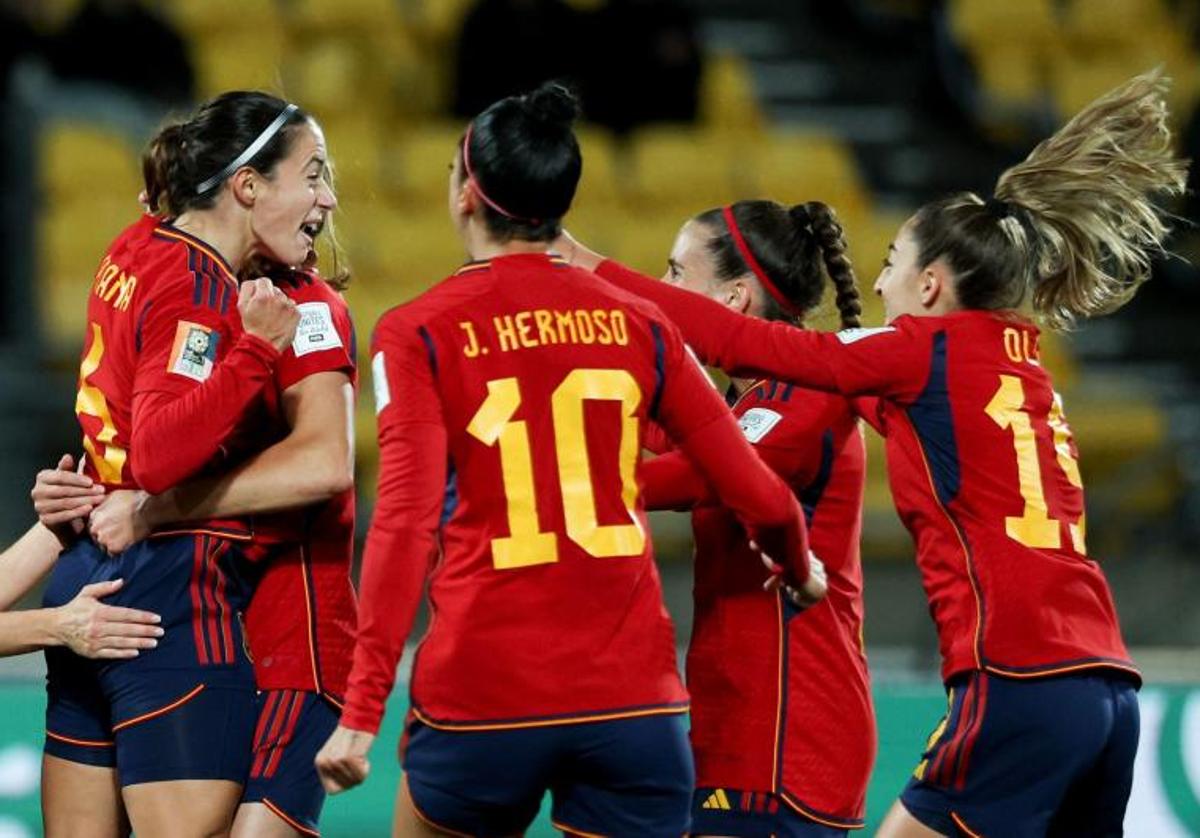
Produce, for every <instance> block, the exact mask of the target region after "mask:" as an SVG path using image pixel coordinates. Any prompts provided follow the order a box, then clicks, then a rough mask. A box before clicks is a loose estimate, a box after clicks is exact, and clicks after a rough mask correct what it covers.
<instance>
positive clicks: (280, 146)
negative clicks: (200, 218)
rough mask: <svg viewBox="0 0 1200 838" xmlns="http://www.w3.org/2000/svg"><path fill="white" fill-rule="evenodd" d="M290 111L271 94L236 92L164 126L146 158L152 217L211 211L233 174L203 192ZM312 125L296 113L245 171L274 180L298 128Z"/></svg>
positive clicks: (144, 174) (305, 116) (144, 173)
mask: <svg viewBox="0 0 1200 838" xmlns="http://www.w3.org/2000/svg"><path fill="white" fill-rule="evenodd" d="M287 107H288V103H287V102H285V101H284V100H282V99H280V98H278V97H275V96H272V95H270V94H268V93H260V92H257V91H245V90H235V91H232V92H229V93H222V94H221V95H220V96H218V97H216V98H215V99H211V100H209V101H208V102H205V103H204V104H202V105H201V106H200V107H199V108H197V109H196V112H195V113H194V114H193V115H192V116H191V117H190V118H189V119H186V120H184V121H182V122H175V123H172V124H169V125H166V126H164V127H163V128H162V129H161V130H160V131H159V132H158V133H157V134H155V136H154V138H153V139H151V140H150V144H149V145H148V146H147V148H146V152H145V154H143V155H142V177H143V179H144V181H145V186H146V199H147V203H148V204H149V205H150V209H151V211H153V212H156V213H160V214H164V215H167V216H170V217H175V216H178V215H182V214H183V213H184V212H186V211H188V210H193V209H208V208H210V207H212V206H213V205H214V204H215V203H216V200H217V196H218V195H219V194H220V186H221V184H223V183H224V182H225V181H226V180H228V177H229V175H232V174H233V172H229V173H228V175H226V176H225V177H222V178H220V179H219V180H217V181H216V182H214V183H213V184H212V185H211V186H209V187H208V188H207V189H205V190H204V191H203V192H198V191H197V190H198V188H199V187H200V186H201V185H203V184H205V182H206V181H208V180H210V179H212V178H214V177H215V176H217V175H220V174H221V173H222V172H223V171H224V169H225V168H226V167H227V166H229V165H230V164H231V163H232V162H233V161H234V160H236V159H237V158H238V156H239V155H240V154H242V153H243V152H244V151H246V149H247V148H249V146H250V145H251V143H253V142H254V141H255V140H256V139H257V138H258V137H259V136H260V135H261V134H262V133H263V131H264V130H265V129H266V128H267V127H268V126H270V125H271V123H272V122H274V121H275V120H276V119H277V118H278V117H279V116H280V115H281V114H282V113H283V111H284V109H285V108H287ZM308 119H309V115H308V114H307V113H306V112H305V111H304V110H302V109H300V108H296V109H295V110H294V111H292V113H290V114H289V115H288V116H287V118H286V119H285V121H284V124H283V125H282V126H281V127H280V128H279V130H277V131H276V132H275V133H274V135H273V136H272V137H271V138H270V139H269V140H268V141H267V142H266V143H265V144H264V145H263V147H262V148H261V149H259V151H258V152H257V153H256V154H254V156H252V157H251V158H250V159H249V160H247V161H246V163H245V165H247V166H252V167H253V168H254V169H255V170H257V171H259V172H261V173H262V174H263V175H265V176H268V177H269V176H270V174H271V172H272V171H273V170H274V168H275V166H276V165H277V164H278V163H279V161H280V160H282V159H283V158H284V157H286V156H287V154H288V152H289V151H290V150H291V145H292V138H293V134H294V128H295V126H297V125H300V124H302V123H304V122H305V121H307V120H308Z"/></svg>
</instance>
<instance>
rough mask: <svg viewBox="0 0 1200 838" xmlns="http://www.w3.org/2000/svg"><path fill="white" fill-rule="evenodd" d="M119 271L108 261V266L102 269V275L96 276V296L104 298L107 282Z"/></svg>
mask: <svg viewBox="0 0 1200 838" xmlns="http://www.w3.org/2000/svg"><path fill="white" fill-rule="evenodd" d="M119 271H120V268H118V267H117V266H116V265H114V264H112V263H111V262H110V263H109V265H108V267H106V268H105V269H104V271H103V273H102V275H100V276H97V277H96V296H97V297H100V298H101V299H103V298H104V295H105V293H106V292H107V291H108V285H109V283H110V282H112V281H113V277H115V276H116V275H117V273H118V272H119Z"/></svg>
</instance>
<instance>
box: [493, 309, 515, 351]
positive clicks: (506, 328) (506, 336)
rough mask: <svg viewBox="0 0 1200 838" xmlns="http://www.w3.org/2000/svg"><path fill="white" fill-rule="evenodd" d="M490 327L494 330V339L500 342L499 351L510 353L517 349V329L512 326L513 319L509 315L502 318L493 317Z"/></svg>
mask: <svg viewBox="0 0 1200 838" xmlns="http://www.w3.org/2000/svg"><path fill="white" fill-rule="evenodd" d="M492 325H493V326H494V327H495V329H496V337H497V338H498V339H499V340H500V351H501V352H511V351H512V350H514V349H517V348H519V347H518V345H517V329H516V327H515V326H514V325H513V319H512V317H511V316H509V315H507V314H506V315H504V316H503V317H493V318H492Z"/></svg>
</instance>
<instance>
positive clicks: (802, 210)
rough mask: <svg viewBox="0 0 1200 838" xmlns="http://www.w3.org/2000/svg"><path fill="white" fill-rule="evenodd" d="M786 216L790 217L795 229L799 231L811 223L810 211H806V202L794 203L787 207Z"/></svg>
mask: <svg viewBox="0 0 1200 838" xmlns="http://www.w3.org/2000/svg"><path fill="white" fill-rule="evenodd" d="M788 217H789V218H791V219H792V223H793V224H795V225H796V229H798V230H801V231H803V230H806V229H808V228H809V227H810V226H811V225H812V223H813V217H812V213H810V212H809V211H808V204H796V205H795V206H794V207H791V208H789V209H788Z"/></svg>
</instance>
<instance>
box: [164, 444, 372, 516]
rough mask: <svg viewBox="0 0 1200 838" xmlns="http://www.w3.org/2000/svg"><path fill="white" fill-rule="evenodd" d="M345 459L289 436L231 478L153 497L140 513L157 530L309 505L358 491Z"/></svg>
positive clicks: (204, 480) (207, 480)
mask: <svg viewBox="0 0 1200 838" xmlns="http://www.w3.org/2000/svg"><path fill="white" fill-rule="evenodd" d="M346 459H347V458H346V457H345V456H338V454H337V453H335V452H330V451H326V450H323V449H321V448H320V447H318V446H313V445H311V444H309V443H308V442H306V441H305V440H303V439H292V438H291V437H288V438H287V439H284V440H283V441H281V442H280V443H278V444H277V445H273V446H272V447H271V448H268V449H267V450H266V451H263V452H262V453H260V454H258V455H256V456H255V457H253V458H251V459H250V460H247V461H246V462H245V463H243V464H242V465H240V466H238V467H237V468H235V469H233V470H232V471H231V472H229V473H228V474H223V475H221V476H219V477H211V478H201V479H198V480H191V481H189V482H187V483H185V484H183V485H181V486H176V487H175V488H173V489H169V490H167V491H166V492H163V493H162V494H161V495H153V496H151V497H148V498H147V499H146V501H145V502H144V504H143V505H142V509H141V513H142V515H143V516H144V518H145V520H146V523H147V524H148V525H149V526H150V527H151V528H157V527H161V526H164V525H166V524H175V523H183V522H186V521H202V520H206V519H209V518H232V517H238V516H242V515H255V514H261V513H267V512H278V511H280V510H283V509H293V508H299V507H304V506H309V505H311V504H314V503H320V502H322V501H326V500H328V499H329V498H332V497H334V496H335V495H337V494H339V493H341V492H343V491H345V490H346V489H347V488H349V487H351V486H353V477H352V469H351V467H348V466H347V463H346Z"/></svg>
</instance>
